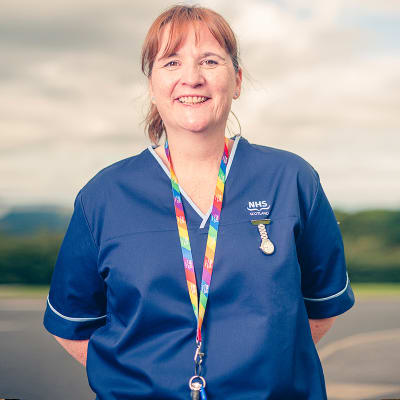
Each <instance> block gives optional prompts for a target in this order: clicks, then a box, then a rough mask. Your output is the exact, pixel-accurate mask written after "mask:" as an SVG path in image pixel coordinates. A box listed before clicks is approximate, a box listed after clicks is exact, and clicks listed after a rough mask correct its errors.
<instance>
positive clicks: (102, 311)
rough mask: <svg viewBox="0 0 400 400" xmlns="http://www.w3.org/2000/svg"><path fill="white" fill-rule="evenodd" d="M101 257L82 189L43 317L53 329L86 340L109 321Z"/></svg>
mask: <svg viewBox="0 0 400 400" xmlns="http://www.w3.org/2000/svg"><path fill="white" fill-rule="evenodd" d="M97 259H98V248H97V245H96V243H95V242H94V239H93V236H92V233H91V230H90V228H89V225H88V223H87V219H86V216H85V211H84V207H83V203H82V191H80V192H79V193H78V195H77V196H76V199H75V202H74V211H73V214H72V217H71V220H70V222H69V225H68V229H67V232H66V234H65V237H64V239H63V242H62V244H61V247H60V251H59V253H58V256H57V261H56V264H55V267H54V271H53V275H52V278H51V285H50V291H49V294H48V297H47V305H46V311H45V314H44V319H43V325H44V327H45V328H46V329H47V330H48V331H49V332H50V333H52V334H54V335H56V336H59V337H61V338H65V339H72V340H74V339H75V340H84V339H89V338H90V336H91V334H92V333H93V332H94V331H95V330H96V329H97V328H99V327H100V326H102V325H104V324H105V322H106V316H107V311H106V310H107V300H106V285H105V283H104V280H103V279H102V277H101V276H100V274H99V273H98V268H97Z"/></svg>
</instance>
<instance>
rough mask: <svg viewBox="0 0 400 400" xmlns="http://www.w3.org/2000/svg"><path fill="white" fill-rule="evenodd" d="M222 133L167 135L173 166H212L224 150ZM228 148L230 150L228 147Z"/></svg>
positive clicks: (217, 161) (218, 161) (219, 158)
mask: <svg viewBox="0 0 400 400" xmlns="http://www.w3.org/2000/svg"><path fill="white" fill-rule="evenodd" d="M224 143H225V139H224V136H223V135H203V134H201V133H200V134H185V135H168V146H169V149H170V153H171V159H172V164H173V165H174V169H175V168H179V167H185V168H191V166H193V167H194V168H205V169H207V167H208V168H210V167H211V168H213V167H214V166H215V163H217V164H218V165H219V163H220V161H221V157H222V153H223V151H224ZM228 150H230V149H229V148H228Z"/></svg>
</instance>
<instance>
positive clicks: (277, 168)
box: [44, 136, 354, 400]
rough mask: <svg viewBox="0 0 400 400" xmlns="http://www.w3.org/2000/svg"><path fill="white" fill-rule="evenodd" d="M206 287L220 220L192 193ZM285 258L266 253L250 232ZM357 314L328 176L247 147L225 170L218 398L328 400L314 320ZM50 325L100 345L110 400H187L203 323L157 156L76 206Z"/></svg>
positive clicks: (188, 208) (113, 170)
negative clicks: (211, 238) (210, 240)
mask: <svg viewBox="0 0 400 400" xmlns="http://www.w3.org/2000/svg"><path fill="white" fill-rule="evenodd" d="M182 201H183V206H184V210H185V214H186V219H187V224H188V230H189V237H190V243H191V247H192V253H193V260H194V265H195V271H196V278H197V283H198V284H199V282H201V272H202V271H201V270H202V265H203V259H204V252H205V248H206V239H207V233H208V226H209V216H210V212H211V209H210V212H208V213H207V214H206V215H204V214H203V213H202V212H201V211H200V210H199V209H198V208H197V207H196V205H195V204H194V203H193V202H192V201H191V199H190V198H189V197H188V196H187V194H186V193H185V192H184V191H182ZM258 219H270V220H271V222H270V224H268V225H265V226H266V229H267V232H268V236H269V238H270V239H271V241H272V242H273V243H274V245H275V252H274V253H273V254H271V255H266V254H264V253H263V252H262V251H261V250H260V249H259V246H260V243H261V238H260V233H259V231H258V228H257V226H256V225H253V224H252V223H251V221H252V220H258ZM353 304H354V296H353V292H352V290H351V287H350V283H349V278H348V275H347V272H346V264H345V257H344V252H343V242H342V237H341V233H340V230H339V228H338V224H337V221H336V218H335V216H334V213H333V211H332V208H331V206H330V204H329V202H328V200H327V198H326V196H325V193H324V191H323V189H322V186H321V183H320V180H319V176H318V173H317V172H316V171H315V169H314V168H313V167H312V166H311V165H310V164H309V163H307V162H306V161H305V160H304V159H302V158H301V157H300V156H298V155H296V154H294V153H291V152H288V151H284V150H280V149H276V148H272V147H267V146H260V145H255V144H250V143H249V142H248V141H247V140H246V139H245V138H243V137H240V136H236V137H235V142H234V145H233V148H232V151H231V154H230V157H229V161H228V166H227V179H226V185H225V193H224V201H223V206H222V213H221V219H220V228H219V233H218V241H217V246H216V253H215V267H214V273H213V277H212V281H211V287H210V293H209V300H208V304H207V311H206V316H205V320H204V324H203V330H202V331H203V332H202V333H203V341H204V343H203V346H204V350H205V354H206V357H205V361H204V366H203V372H204V376H205V378H206V380H207V394H208V398H209V399H211V400H213V399H218V400H220V399H229V400H244V399H246V400H247V399H249V400H261V399H262V400H265V399H269V400H272V399H279V400H285V399H291V400H292V399H296V400H302V399H304V400H321V399H326V390H325V383H324V376H323V371H322V367H321V363H320V360H319V358H318V354H317V351H316V348H315V346H314V343H313V340H312V337H311V332H310V327H309V322H308V319H309V318H328V317H332V316H335V315H339V314H341V313H343V312H345V311H346V310H348V309H349V308H350V307H352V305H353ZM44 326H45V328H46V329H47V330H48V331H49V332H50V333H52V334H54V335H56V336H59V337H62V338H66V339H80V340H82V339H90V340H89V345H88V353H87V366H86V371H87V376H88V381H89V384H90V387H91V388H92V390H93V391H94V392H95V393H96V396H97V397H96V399H98V400H114V399H115V400H117V399H118V400H130V399H135V400H138V399H153V400H157V399H160V400H161V399H163V400H168V399H171V400H172V399H174V400H177V399H182V400H183V399H189V398H190V391H189V387H188V380H189V378H190V377H191V376H192V375H193V373H194V362H193V354H194V350H195V337H196V320H195V316H194V313H193V308H192V305H191V303H190V300H189V295H188V291H187V283H186V279H185V271H184V267H183V261H182V253H181V247H180V243H179V235H178V231H177V224H176V218H175V211H174V203H173V197H172V191H171V182H170V177H169V170H168V169H167V167H166V166H165V165H164V164H163V162H162V161H161V159H160V158H159V157H158V155H157V153H156V152H155V151H154V149H153V148H152V147H151V146H149V147H148V148H147V149H146V150H144V151H143V152H142V153H140V154H138V155H136V156H133V157H129V158H127V159H124V160H121V161H119V162H116V163H114V164H112V165H110V166H108V167H106V168H104V169H103V170H101V171H100V172H98V173H97V174H96V175H95V176H94V177H93V178H92V179H91V180H90V181H89V182H88V183H87V184H86V185H85V186H84V187H83V188H82V189H81V190H80V191H79V193H78V194H77V196H76V199H75V204H74V212H73V215H72V218H71V220H70V224H69V227H68V230H67V232H66V235H65V237H64V240H63V243H62V245H61V248H60V251H59V254H58V258H57V262H56V265H55V269H54V273H53V276H52V282H51V287H50V291H49V295H48V301H47V308H46V311H45V314H44Z"/></svg>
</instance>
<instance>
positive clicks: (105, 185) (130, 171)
mask: <svg viewBox="0 0 400 400" xmlns="http://www.w3.org/2000/svg"><path fill="white" fill-rule="evenodd" d="M146 152H147V149H145V150H143V151H142V152H141V153H139V154H137V155H134V156H130V157H127V158H124V159H122V160H119V161H116V162H114V163H112V164H110V165H107V166H106V167H104V168H102V169H101V170H99V171H98V172H97V173H96V174H95V175H94V176H93V177H92V178H90V179H89V181H88V182H87V183H86V184H85V185H84V186H83V187H82V188H81V189H80V191H79V193H78V194H79V195H81V196H83V197H84V198H88V197H90V198H94V197H103V195H106V194H107V193H108V194H110V193H112V192H113V191H114V188H115V187H116V185H120V184H123V183H124V182H126V181H127V180H129V181H134V180H135V179H136V178H137V175H138V174H143V171H146V170H147V169H148V167H149V165H148V157H147V158H146Z"/></svg>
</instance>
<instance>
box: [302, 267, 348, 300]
mask: <svg viewBox="0 0 400 400" xmlns="http://www.w3.org/2000/svg"><path fill="white" fill-rule="evenodd" d="M349 282H350V280H349V275H348V274H347V272H346V286H345V287H344V289H342V290H341V291H340V292H337V293H335V294H333V295H332V296H328V297H321V298H319V299H313V298H310V297H303V299H304V300H308V301H326V300H330V299H334V298H335V297H338V296H340V295H341V294H343V293H344V292H345V291H346V290H347V287H348V286H349Z"/></svg>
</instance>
